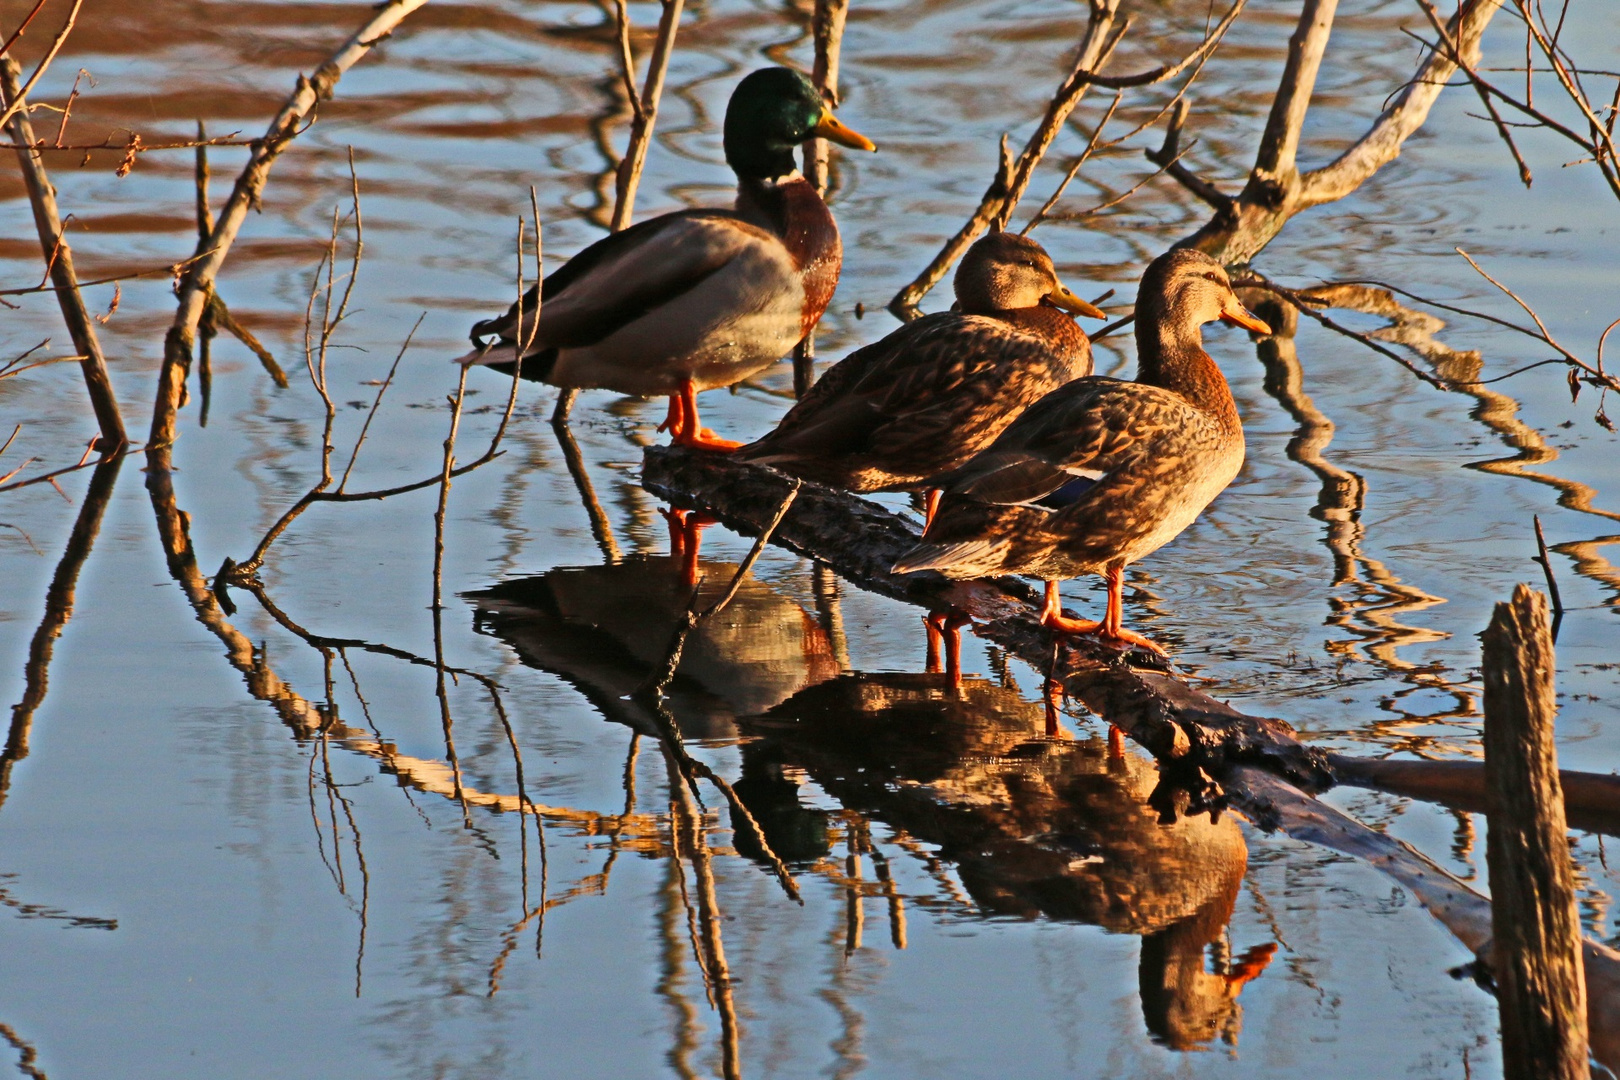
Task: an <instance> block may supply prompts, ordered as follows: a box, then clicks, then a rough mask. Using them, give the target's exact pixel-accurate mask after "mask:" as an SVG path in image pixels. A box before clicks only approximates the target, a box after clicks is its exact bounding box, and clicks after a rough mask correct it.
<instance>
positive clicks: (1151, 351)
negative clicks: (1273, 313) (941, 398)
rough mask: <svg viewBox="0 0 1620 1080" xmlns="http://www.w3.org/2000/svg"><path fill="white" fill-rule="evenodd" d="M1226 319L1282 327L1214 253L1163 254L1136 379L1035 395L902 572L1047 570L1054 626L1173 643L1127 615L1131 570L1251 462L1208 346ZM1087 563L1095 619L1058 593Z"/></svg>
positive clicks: (1139, 327) (951, 498)
mask: <svg viewBox="0 0 1620 1080" xmlns="http://www.w3.org/2000/svg"><path fill="white" fill-rule="evenodd" d="M1217 319H1221V320H1224V321H1226V322H1229V323H1235V324H1236V325H1238V326H1242V327H1247V328H1248V329H1250V330H1253V331H1255V332H1257V333H1262V334H1269V333H1270V332H1271V328H1270V327H1269V326H1267V325H1266V324H1265V323H1264V322H1262V321H1261V320H1260V319H1258V318H1256V317H1255V316H1254V315H1252V314H1250V313H1249V312H1248V311H1247V310H1246V309H1245V308H1244V307H1243V305H1242V303H1241V302H1239V300H1238V298H1237V295H1236V294H1235V293H1234V292H1233V291H1232V285H1231V283H1230V282H1229V281H1228V280H1227V277H1226V271H1225V270H1223V269H1222V268H1221V265H1220V264H1219V263H1217V262H1216V261H1215V260H1214V259H1211V258H1210V257H1209V256H1207V255H1204V254H1203V253H1201V252H1197V251H1182V250H1178V251H1171V252H1169V253H1168V254H1165V255H1161V256H1159V257H1158V258H1157V259H1155V260H1153V262H1152V263H1150V264H1149V265H1148V268H1147V271H1146V272H1145V273H1144V274H1143V275H1142V284H1141V288H1140V289H1139V291H1138V293H1137V299H1136V348H1137V357H1138V359H1137V364H1138V370H1137V377H1136V381H1135V382H1122V381H1120V380H1118V379H1106V378H1100V377H1090V378H1085V379H1077V380H1075V381H1074V382H1071V383H1069V384H1068V385H1066V386H1063V387H1060V388H1059V389H1057V390H1054V391H1052V393H1050V394H1048V395H1046V397H1044V398H1042V399H1041V400H1040V401H1038V402H1036V403H1035V404H1034V405H1031V406H1030V407H1029V408H1028V409H1027V410H1025V412H1024V413H1023V415H1022V416H1020V417H1019V418H1018V419H1017V420H1015V421H1013V423H1012V424H1011V425H1010V426H1009V427H1008V428H1007V430H1006V431H1005V432H1003V433H1002V435H1001V437H1000V438H999V439H997V440H996V441H995V442H994V443H993V444H992V445H991V446H990V448H989V449H987V450H985V451H983V452H982V453H980V454H979V455H978V456H977V457H975V458H974V459H973V460H972V461H971V462H969V463H968V464H967V465H966V466H965V467H964V468H962V469H961V470H960V471H959V472H958V473H957V474H955V476H953V477H952V478H951V479H950V482H949V483H948V484H947V486H946V488H945V496H944V499H943V500H942V501H941V503H940V507H939V512H938V513H937V514H936V515H935V517H934V520H933V522H932V524H931V525H930V526H929V528H928V529H927V530H926V531H925V532H924V534H923V542H922V543H920V544H918V545H917V546H916V547H914V548H912V549H911V550H910V551H908V552H907V553H906V554H905V555H903V556H901V558H900V560H899V561H898V562H897V563H895V566H894V571H895V573H908V572H910V571H913V570H938V571H940V572H941V573H943V574H944V575H946V576H947V577H951V578H978V577H988V576H990V575H993V574H1033V575H1036V576H1038V577H1041V578H1044V579H1045V580H1046V604H1045V607H1044V609H1043V610H1042V612H1041V623H1042V625H1043V626H1048V627H1051V628H1052V629H1053V630H1054V631H1057V632H1058V633H1064V634H1096V635H1098V636H1100V637H1102V638H1103V639H1105V640H1108V641H1112V642H1116V643H1120V644H1124V645H1141V646H1143V647H1144V648H1147V649H1150V650H1152V651H1153V652H1156V653H1160V654H1161V655H1162V654H1163V651H1164V650H1162V649H1160V648H1159V646H1157V645H1155V644H1154V643H1153V642H1151V641H1149V640H1148V639H1147V638H1145V637H1142V636H1141V635H1140V634H1136V633H1133V632H1131V631H1129V630H1125V629H1123V628H1122V627H1121V626H1120V607H1121V602H1122V600H1121V594H1122V591H1123V582H1124V573H1125V567H1126V565H1127V564H1129V563H1133V562H1135V561H1136V560H1137V559H1140V558H1141V557H1142V556H1144V555H1147V554H1148V553H1150V552H1152V551H1156V550H1158V549H1159V548H1161V547H1163V546H1164V545H1165V544H1167V543H1169V542H1170V541H1171V540H1172V539H1174V538H1175V537H1176V535H1177V534H1179V533H1180V532H1181V531H1182V530H1183V529H1185V528H1186V527H1187V526H1188V525H1191V524H1192V523H1193V520H1194V519H1195V518H1197V517H1198V515H1199V514H1200V513H1201V512H1202V511H1203V509H1204V507H1206V506H1208V505H1209V503H1210V501H1211V500H1212V499H1214V498H1215V496H1216V495H1218V494H1220V492H1221V491H1222V489H1224V488H1225V487H1226V485H1227V484H1229V483H1231V482H1232V479H1233V477H1235V476H1237V473H1238V469H1239V468H1241V467H1242V465H1243V425H1242V424H1241V422H1240V421H1239V420H1238V414H1237V406H1236V405H1235V404H1234V403H1233V401H1232V391H1231V389H1230V388H1229V387H1228V386H1227V385H1226V379H1225V378H1223V377H1222V376H1221V371H1220V369H1219V368H1218V367H1216V366H1215V361H1213V360H1211V359H1210V358H1209V354H1208V353H1206V352H1204V347H1203V336H1202V331H1201V329H1200V328H1201V327H1202V326H1203V324H1204V323H1207V322H1214V321H1215V320H1217ZM1082 573H1095V574H1102V575H1103V576H1104V577H1105V578H1106V579H1107V581H1108V606H1107V608H1106V609H1105V610H1104V613H1103V617H1102V618H1101V619H1099V620H1097V621H1095V622H1093V621H1091V620H1087V619H1071V618H1069V617H1067V616H1065V615H1064V614H1063V609H1062V604H1061V602H1060V601H1059V599H1058V591H1057V582H1058V580H1059V579H1062V578H1070V577H1074V576H1076V575H1077V574H1082Z"/></svg>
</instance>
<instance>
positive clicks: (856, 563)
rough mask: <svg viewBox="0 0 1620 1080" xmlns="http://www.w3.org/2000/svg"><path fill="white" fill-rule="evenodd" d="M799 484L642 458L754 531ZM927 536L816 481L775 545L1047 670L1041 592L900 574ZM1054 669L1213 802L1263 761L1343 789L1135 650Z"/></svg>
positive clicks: (670, 483) (682, 497)
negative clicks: (952, 616) (898, 567)
mask: <svg viewBox="0 0 1620 1080" xmlns="http://www.w3.org/2000/svg"><path fill="white" fill-rule="evenodd" d="M794 483H795V481H794V480H793V479H792V478H790V477H788V476H786V475H785V474H783V473H780V472H777V471H776V470H775V469H771V468H769V467H767V466H762V465H748V464H744V463H742V462H737V461H732V460H729V459H728V458H725V457H723V456H720V455H717V454H708V453H702V452H692V451H688V450H683V449H678V448H674V447H651V448H649V449H648V450H647V452H646V457H645V458H644V460H643V463H642V485H643V486H644V487H645V488H647V490H648V491H651V492H653V493H654V494H656V495H658V496H660V497H661V498H665V499H668V500H669V501H670V502H672V503H674V504H675V505H677V506H682V507H689V508H692V509H701V510H704V511H706V512H708V513H710V514H713V515H714V516H715V517H717V518H719V519H720V520H721V521H722V522H724V523H725V524H726V525H727V526H729V527H731V528H733V529H735V530H737V531H740V532H744V533H750V534H752V533H757V532H758V531H759V529H760V528H761V527H762V526H763V525H764V523H765V522H768V521H770V520H771V518H772V517H773V516H774V514H775V512H776V509H777V507H779V506H780V505H781V503H782V500H783V499H784V498H786V497H787V493H788V491H789V490H790V489H791V488H792V486H793V484H794ZM918 535H919V534H918V529H917V526H916V524H914V523H913V522H911V521H909V520H907V519H906V518H903V517H901V516H900V515H898V514H893V513H890V512H889V511H887V510H885V509H883V508H882V507H880V506H878V505H876V504H875V503H871V502H868V501H866V500H865V499H860V498H857V497H855V496H854V495H850V494H848V493H847V492H843V491H838V490H835V489H833V488H828V487H824V486H822V485H819V484H812V483H808V482H805V483H804V484H803V487H802V488H801V490H800V493H799V496H798V498H797V499H796V500H795V502H794V505H793V507H792V509H791V511H790V512H789V513H788V515H787V516H786V517H785V518H783V519H782V522H781V524H780V525H778V526H777V530H776V533H775V536H774V538H773V542H775V543H778V544H781V545H782V546H784V547H786V548H789V549H790V550H793V551H796V552H798V553H799V554H801V555H804V556H806V557H807V558H811V559H817V560H819V561H821V562H824V563H826V564H827V565H829V566H831V567H832V569H834V570H835V571H837V572H838V574H839V575H840V576H841V577H843V578H844V579H845V580H847V581H849V582H850V583H852V584H854V585H858V586H860V587H861V588H863V589H868V590H870V591H872V592H875V593H878V594H880V595H883V596H888V597H891V598H892V599H895V600H901V601H904V602H905V603H909V604H916V605H918V606H919V607H923V608H926V609H929V610H943V609H945V608H956V609H957V610H959V611H963V612H966V613H967V614H969V615H971V616H973V620H974V624H975V625H974V632H975V633H976V634H978V635H979V636H980V637H981V638H984V639H985V640H987V641H991V642H994V643H995V644H997V645H1000V646H1001V647H1002V648H1004V649H1006V650H1007V651H1008V652H1010V653H1012V654H1014V655H1016V656H1019V657H1021V658H1022V659H1024V660H1026V661H1028V662H1029V663H1031V664H1033V665H1035V667H1036V668H1037V669H1039V670H1042V671H1044V670H1047V668H1048V665H1050V664H1052V661H1053V652H1052V650H1053V646H1052V639H1051V635H1049V634H1048V633H1047V632H1046V631H1045V630H1043V629H1042V628H1041V626H1040V621H1039V618H1038V616H1037V613H1038V612H1039V610H1040V595H1039V594H1038V593H1037V592H1036V590H1035V589H1034V588H1033V587H1032V586H1031V585H1029V584H1028V583H1027V582H1024V581H1020V580H1019V579H1017V578H1010V577H1002V578H994V579H988V580H984V581H951V580H950V579H948V578H946V577H945V576H944V575H942V574H938V573H934V572H932V571H926V572H923V573H916V574H906V575H904V576H898V575H895V574H891V573H889V567H890V566H892V565H894V561H895V560H896V559H897V558H898V557H899V556H900V554H901V552H903V551H905V550H907V549H908V548H910V547H911V546H912V545H913V544H915V543H916V542H917V538H918ZM1053 671H1054V674H1055V675H1056V677H1057V679H1058V681H1059V682H1061V683H1062V685H1063V689H1064V692H1065V693H1067V694H1068V695H1069V696H1070V697H1072V698H1074V699H1076V700H1078V701H1080V702H1082V703H1083V704H1084V705H1085V706H1086V707H1087V708H1088V709H1090V710H1091V711H1092V712H1095V713H1097V714H1098V715H1099V716H1104V717H1107V718H1108V721H1109V722H1110V723H1111V724H1113V725H1114V726H1115V727H1118V728H1120V729H1121V730H1122V731H1124V732H1125V733H1126V734H1128V735H1129V736H1131V738H1133V739H1134V740H1136V742H1138V743H1139V744H1141V745H1142V746H1143V747H1144V748H1146V749H1147V750H1148V752H1149V753H1151V754H1152V755H1153V756H1154V757H1155V758H1158V759H1159V761H1160V762H1161V763H1168V764H1170V765H1171V766H1172V767H1173V768H1174V769H1175V771H1176V772H1177V774H1178V777H1177V778H1178V779H1179V780H1183V781H1185V782H1186V783H1187V784H1188V785H1189V787H1190V788H1192V789H1194V792H1195V794H1202V795H1203V796H1204V797H1205V801H1210V800H1213V799H1215V798H1218V797H1219V791H1218V790H1217V789H1216V788H1214V787H1213V786H1211V781H1210V779H1209V778H1213V777H1217V776H1219V775H1221V774H1222V773H1224V772H1226V770H1227V768H1228V767H1229V766H1230V765H1232V764H1235V763H1237V762H1250V763H1254V764H1259V765H1263V766H1265V767H1266V768H1268V769H1271V770H1272V771H1274V772H1276V773H1278V774H1279V775H1281V776H1284V777H1286V778H1287V779H1288V780H1289V781H1290V782H1292V783H1294V784H1296V785H1298V786H1299V787H1301V788H1304V789H1306V790H1321V789H1323V788H1326V787H1331V786H1332V784H1333V774H1332V771H1331V770H1330V769H1329V767H1328V764H1327V755H1326V754H1325V753H1323V752H1322V751H1321V750H1318V749H1315V748H1313V747H1309V746H1306V745H1304V744H1303V743H1301V742H1300V741H1299V740H1298V739H1297V738H1295V737H1294V729H1293V728H1292V727H1290V726H1289V725H1288V724H1286V723H1284V722H1283V721H1281V720H1277V719H1273V718H1270V717H1259V716H1249V715H1247V714H1245V713H1240V712H1238V711H1237V710H1236V709H1233V708H1232V707H1231V706H1229V705H1227V704H1225V703H1224V702H1220V701H1217V700H1215V699H1214V698H1212V697H1210V696H1209V695H1207V694H1204V693H1202V692H1200V691H1198V690H1195V689H1194V688H1192V687H1191V686H1188V685H1187V684H1186V683H1184V682H1181V681H1180V680H1178V679H1176V678H1175V677H1174V675H1172V674H1171V673H1170V670H1169V668H1168V667H1167V666H1166V665H1165V663H1164V662H1163V661H1162V660H1160V659H1158V658H1157V657H1153V656H1151V655H1150V654H1148V653H1145V652H1142V651H1136V652H1133V653H1130V654H1128V655H1126V654H1121V653H1120V652H1119V651H1118V650H1117V649H1113V648H1109V647H1108V646H1105V645H1102V644H1101V643H1099V642H1094V641H1090V640H1087V639H1077V640H1074V641H1070V642H1065V643H1064V644H1063V645H1061V646H1060V647H1059V650H1058V655H1057V660H1056V665H1055V667H1053ZM1200 773H1202V775H1200ZM1200 789H1201V790H1200Z"/></svg>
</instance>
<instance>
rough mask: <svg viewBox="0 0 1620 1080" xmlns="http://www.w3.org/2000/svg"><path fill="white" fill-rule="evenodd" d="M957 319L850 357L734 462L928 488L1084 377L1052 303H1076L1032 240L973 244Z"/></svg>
mask: <svg viewBox="0 0 1620 1080" xmlns="http://www.w3.org/2000/svg"><path fill="white" fill-rule="evenodd" d="M956 292H957V298H958V308H959V310H957V311H950V312H941V313H938V314H934V315H925V316H923V317H922V318H920V319H917V320H916V321H914V322H911V323H908V324H906V325H905V326H903V327H901V328H900V329H898V330H896V331H895V332H894V333H892V334H890V335H888V336H887V337H885V338H883V339H882V340H881V341H878V342H874V343H873V344H871V345H868V346H866V347H865V348H863V349H859V350H857V351H856V352H854V353H851V354H850V355H849V356H848V357H846V358H844V359H843V360H842V361H840V362H839V363H837V364H835V365H834V366H833V367H832V368H830V369H828V371H827V372H826V374H824V375H823V376H822V377H821V379H820V380H819V381H818V382H817V383H816V384H815V385H814V386H813V387H811V389H810V391H809V393H807V394H806V395H805V397H804V398H803V399H802V400H800V401H799V402H798V403H797V404H795V405H794V407H793V408H792V409H791V410H790V411H789V412H788V413H787V415H786V416H784V417H783V418H782V422H781V423H780V424H779V425H778V426H777V428H776V430H774V431H772V432H771V433H770V434H768V435H766V436H765V437H764V438H762V439H760V440H759V441H758V442H755V443H753V444H752V445H750V446H747V447H744V448H743V449H742V450H739V451H738V455H739V457H740V458H742V459H744V460H749V461H757V462H762V463H765V464H769V465H773V466H775V467H776V468H779V469H781V470H783V471H784V472H788V473H791V474H793V475H795V476H801V477H804V478H806V479H809V480H816V481H820V482H822V483H826V484H832V485H835V486H838V487H844V488H848V489H850V490H853V491H894V490H904V489H914V488H920V487H924V486H926V485H928V484H929V482H930V481H931V480H933V479H934V478H935V477H937V476H939V475H941V474H943V473H946V472H949V471H951V470H954V469H957V468H959V467H961V466H962V465H963V464H965V463H966V462H967V461H968V459H969V458H971V457H972V456H973V455H974V454H975V453H977V452H978V451H979V450H982V449H983V448H985V447H987V446H989V445H990V444H991V442H993V441H994V440H995V438H996V436H997V435H999V434H1001V432H1002V431H1003V430H1004V429H1005V428H1006V427H1007V425H1008V424H1010V423H1011V422H1012V421H1013V419H1014V418H1016V417H1017V416H1018V415H1019V413H1021V412H1022V411H1023V410H1024V409H1025V408H1026V407H1028V406H1029V405H1030V404H1031V403H1032V402H1035V401H1038V400H1040V399H1041V398H1042V397H1043V396H1045V395H1046V394H1047V393H1049V392H1050V391H1051V390H1053V389H1055V388H1056V387H1059V386H1062V385H1063V384H1065V383H1067V382H1070V381H1071V380H1073V379H1076V378H1079V377H1081V376H1083V375H1086V374H1089V373H1090V371H1091V345H1090V342H1089V341H1088V340H1087V338H1086V336H1085V334H1084V333H1082V332H1081V330H1080V328H1079V327H1078V326H1076V325H1075V324H1074V320H1073V319H1071V318H1070V317H1069V316H1067V315H1065V314H1063V312H1061V311H1059V310H1058V309H1057V308H1056V307H1055V306H1052V305H1054V304H1057V303H1062V304H1064V305H1065V306H1075V305H1078V306H1079V308H1080V310H1082V311H1087V309H1089V311H1088V313H1094V314H1096V315H1099V316H1100V315H1101V313H1100V312H1097V311H1096V309H1094V308H1090V305H1085V304H1084V303H1083V302H1082V301H1079V299H1078V298H1077V297H1075V296H1074V294H1072V293H1070V292H1069V291H1068V290H1067V289H1065V288H1064V287H1063V286H1062V285H1061V283H1059V281H1058V279H1057V274H1056V271H1055V270H1054V269H1053V268H1052V263H1051V260H1050V259H1049V258H1048V257H1047V255H1046V252H1045V251H1043V250H1042V249H1041V248H1040V245H1038V244H1036V243H1035V242H1034V241H1033V240H1029V239H1026V238H1024V237H1019V236H1016V235H1014V234H1012V233H999V234H996V235H994V236H991V237H986V238H985V239H983V240H980V241H979V242H978V243H977V244H975V245H974V246H973V248H972V249H971V250H970V251H969V252H968V254H967V256H966V257H964V259H963V261H962V265H961V267H960V268H959V269H958V271H957V276H956Z"/></svg>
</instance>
